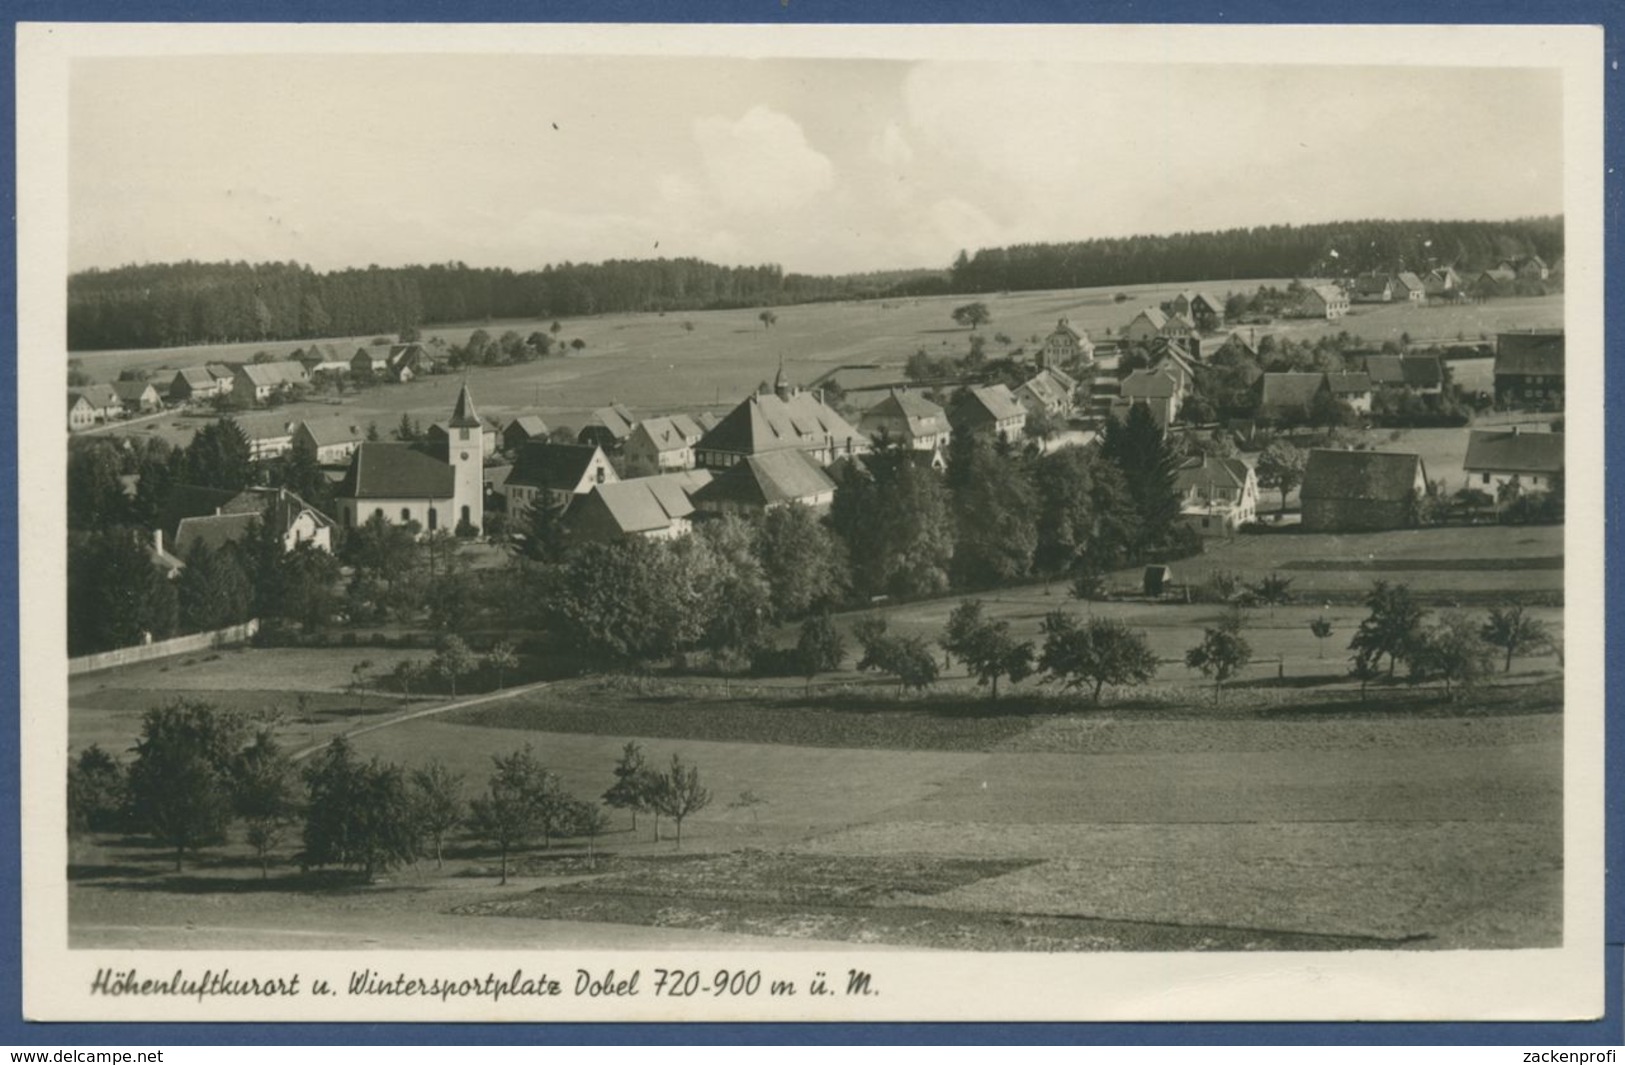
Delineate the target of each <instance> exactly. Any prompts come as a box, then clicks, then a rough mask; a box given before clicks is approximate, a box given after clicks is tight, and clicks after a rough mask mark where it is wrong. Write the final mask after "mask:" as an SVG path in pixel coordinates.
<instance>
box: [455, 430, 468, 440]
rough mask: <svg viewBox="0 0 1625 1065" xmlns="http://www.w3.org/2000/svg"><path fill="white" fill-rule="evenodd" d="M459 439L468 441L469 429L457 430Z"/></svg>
mask: <svg viewBox="0 0 1625 1065" xmlns="http://www.w3.org/2000/svg"><path fill="white" fill-rule="evenodd" d="M457 439H459V440H467V439H468V430H467V429H459V430H457Z"/></svg>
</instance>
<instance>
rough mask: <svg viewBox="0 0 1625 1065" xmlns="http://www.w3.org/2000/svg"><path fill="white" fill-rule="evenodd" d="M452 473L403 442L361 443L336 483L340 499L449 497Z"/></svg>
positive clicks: (452, 486) (451, 486) (453, 485)
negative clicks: (337, 483)
mask: <svg viewBox="0 0 1625 1065" xmlns="http://www.w3.org/2000/svg"><path fill="white" fill-rule="evenodd" d="M455 486H456V474H455V473H454V472H453V470H452V468H451V467H450V466H449V465H447V464H446V463H444V462H440V461H439V460H437V459H433V458H430V457H429V456H428V455H425V454H423V453H422V452H420V451H417V450H414V449H413V448H412V447H410V446H409V445H407V444H385V443H378V442H374V441H369V442H367V443H363V444H361V445H360V446H359V447H357V448H356V449H355V454H354V455H352V456H351V458H350V469H349V471H348V472H346V473H345V475H344V480H343V481H342V482H341V483H340V484H339V488H338V493H337V494H338V496H339V497H340V498H342V499H450V498H451V497H452V495H453V494H454V492H455Z"/></svg>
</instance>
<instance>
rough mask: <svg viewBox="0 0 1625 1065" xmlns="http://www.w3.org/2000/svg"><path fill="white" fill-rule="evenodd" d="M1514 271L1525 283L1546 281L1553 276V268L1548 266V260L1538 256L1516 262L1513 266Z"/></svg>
mask: <svg viewBox="0 0 1625 1065" xmlns="http://www.w3.org/2000/svg"><path fill="white" fill-rule="evenodd" d="M1512 270H1513V272H1514V273H1516V274H1517V275H1518V277H1519V278H1521V279H1523V280H1525V281H1544V280H1546V278H1547V277H1549V276H1550V275H1551V268H1550V267H1548V266H1547V265H1546V260H1544V259H1542V258H1541V257H1540V256H1538V255H1531V256H1529V257H1528V258H1524V259H1518V260H1516V261H1515V262H1514V263H1513V264H1512Z"/></svg>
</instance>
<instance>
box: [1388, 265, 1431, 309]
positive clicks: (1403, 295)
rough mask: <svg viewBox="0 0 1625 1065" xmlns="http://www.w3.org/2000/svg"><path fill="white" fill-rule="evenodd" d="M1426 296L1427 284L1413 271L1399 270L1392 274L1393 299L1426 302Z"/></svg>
mask: <svg viewBox="0 0 1625 1065" xmlns="http://www.w3.org/2000/svg"><path fill="white" fill-rule="evenodd" d="M1427 298H1428V290H1427V284H1426V282H1424V281H1423V280H1422V279H1421V278H1420V277H1417V276H1416V274H1415V273H1413V272H1411V271H1410V270H1401V271H1400V272H1399V273H1397V274H1395V275H1394V299H1396V300H1405V301H1407V302H1409V303H1426V302H1427Z"/></svg>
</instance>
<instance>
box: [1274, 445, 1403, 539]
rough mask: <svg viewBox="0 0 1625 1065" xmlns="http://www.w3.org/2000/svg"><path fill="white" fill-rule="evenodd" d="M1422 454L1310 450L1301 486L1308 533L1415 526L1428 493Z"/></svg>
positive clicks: (1300, 492)
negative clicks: (1423, 500)
mask: <svg viewBox="0 0 1625 1065" xmlns="http://www.w3.org/2000/svg"><path fill="white" fill-rule="evenodd" d="M1427 488H1428V484H1427V467H1426V466H1424V465H1423V463H1422V456H1420V455H1414V454H1410V453H1406V452H1396V451H1336V450H1332V449H1329V448H1315V449H1313V450H1312V451H1310V452H1309V461H1308V463H1307V465H1306V466H1305V468H1304V474H1303V486H1302V487H1301V488H1300V489H1299V491H1298V498H1299V499H1300V500H1301V501H1302V505H1303V528H1304V531H1305V532H1377V531H1382V530H1386V529H1409V528H1414V527H1415V526H1417V525H1418V524H1420V522H1421V502H1422V499H1423V497H1424V496H1425V495H1426V494H1427Z"/></svg>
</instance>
